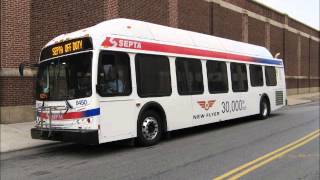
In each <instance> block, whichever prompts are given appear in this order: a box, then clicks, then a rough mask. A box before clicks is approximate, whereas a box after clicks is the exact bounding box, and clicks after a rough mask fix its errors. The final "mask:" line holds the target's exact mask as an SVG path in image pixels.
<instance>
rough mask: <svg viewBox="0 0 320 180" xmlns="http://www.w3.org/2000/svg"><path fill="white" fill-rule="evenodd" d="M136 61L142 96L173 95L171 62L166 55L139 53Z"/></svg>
mask: <svg viewBox="0 0 320 180" xmlns="http://www.w3.org/2000/svg"><path fill="white" fill-rule="evenodd" d="M135 63H136V76H137V90H138V95H139V96H140V97H159V96H169V95H171V91H172V90H171V76H170V64H169V59H168V58H167V57H166V56H159V55H151V54H137V55H136V57H135Z"/></svg>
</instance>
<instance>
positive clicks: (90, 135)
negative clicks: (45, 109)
mask: <svg viewBox="0 0 320 180" xmlns="http://www.w3.org/2000/svg"><path fill="white" fill-rule="evenodd" d="M31 137H32V139H43V140H53V141H64V142H75V143H79V144H89V145H94V144H99V138H98V130H72V129H52V130H51V132H49V129H45V128H44V129H40V128H32V129H31Z"/></svg>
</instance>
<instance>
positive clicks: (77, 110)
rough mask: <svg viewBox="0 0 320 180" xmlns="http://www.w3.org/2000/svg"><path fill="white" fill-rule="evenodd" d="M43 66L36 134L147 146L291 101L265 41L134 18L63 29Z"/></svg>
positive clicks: (279, 64) (48, 47)
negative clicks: (177, 133)
mask: <svg viewBox="0 0 320 180" xmlns="http://www.w3.org/2000/svg"><path fill="white" fill-rule="evenodd" d="M38 67H39V69H38V75H37V83H36V107H35V108H36V111H37V112H36V125H35V127H34V128H32V129H31V136H32V138H34V139H46V140H48V139H49V140H58V141H71V142H78V143H84V144H100V143H105V142H111V141H117V140H122V139H136V140H137V142H138V143H139V144H141V145H144V146H149V145H154V144H156V143H157V142H159V140H160V139H161V137H163V135H164V134H165V133H167V132H170V131H173V130H178V129H183V128H188V127H194V126H199V125H204V124H209V123H215V122H219V121H225V120H230V119H234V118H239V117H244V116H251V115H258V117H260V118H261V119H266V118H267V117H268V116H269V114H270V112H272V111H274V110H277V109H279V108H281V107H283V106H285V105H286V84H285V74H284V64H283V61H282V60H281V59H277V58H274V57H273V56H272V55H271V53H270V52H269V51H268V50H267V49H266V48H264V47H260V46H256V45H252V44H247V43H243V42H237V41H233V40H229V39H224V38H219V37H215V36H210V35H205V34H201V33H196V32H191V31H186V30H181V29H177V28H171V27H166V26H162V25H157V24H152V23H147V22H142V21H137V20H130V19H113V20H108V21H105V22H102V23H100V24H97V25H95V26H93V27H89V28H86V29H82V30H79V31H76V32H72V33H68V34H62V35H60V36H58V37H56V38H54V39H53V40H51V41H50V42H49V43H48V44H47V45H45V47H44V48H43V49H42V51H41V55H40V59H39V63H38ZM22 72H23V71H22Z"/></svg>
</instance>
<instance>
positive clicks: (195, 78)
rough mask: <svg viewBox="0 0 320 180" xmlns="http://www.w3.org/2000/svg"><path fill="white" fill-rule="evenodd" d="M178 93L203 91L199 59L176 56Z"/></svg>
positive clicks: (190, 93) (188, 93)
mask: <svg viewBox="0 0 320 180" xmlns="http://www.w3.org/2000/svg"><path fill="white" fill-rule="evenodd" d="M176 75H177V86H178V93H179V94H181V95H194V94H202V93H203V76H202V67H201V61H200V60H199V59H191V58H180V57H177V58H176Z"/></svg>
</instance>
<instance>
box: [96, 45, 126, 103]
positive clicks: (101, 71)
mask: <svg viewBox="0 0 320 180" xmlns="http://www.w3.org/2000/svg"><path fill="white" fill-rule="evenodd" d="M97 91H98V93H99V94H100V95H101V96H108V97H109V96H125V95H129V94H131V91H132V88H131V71H130V58H129V56H128V54H127V53H123V52H112V51H102V52H101V53H100V55H99V65H98V85H97Z"/></svg>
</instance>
